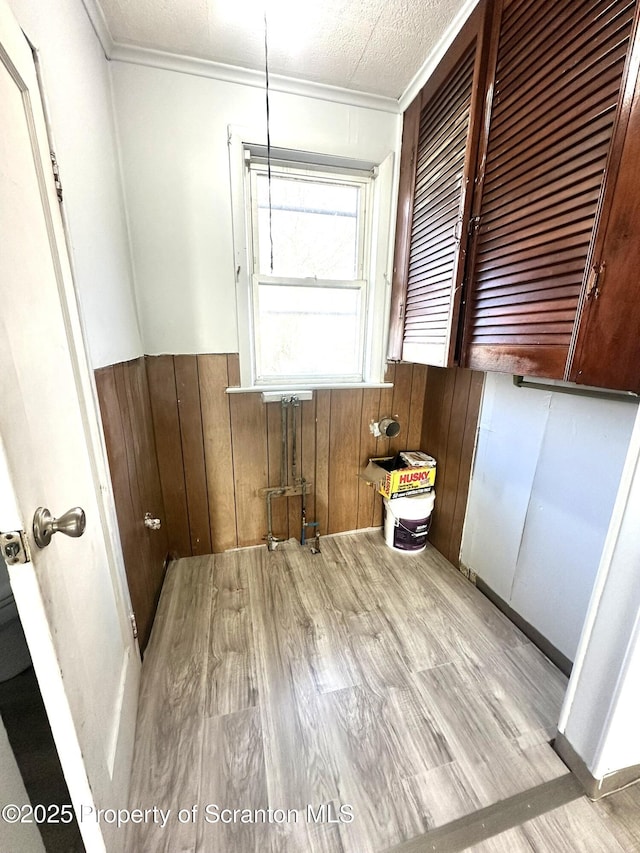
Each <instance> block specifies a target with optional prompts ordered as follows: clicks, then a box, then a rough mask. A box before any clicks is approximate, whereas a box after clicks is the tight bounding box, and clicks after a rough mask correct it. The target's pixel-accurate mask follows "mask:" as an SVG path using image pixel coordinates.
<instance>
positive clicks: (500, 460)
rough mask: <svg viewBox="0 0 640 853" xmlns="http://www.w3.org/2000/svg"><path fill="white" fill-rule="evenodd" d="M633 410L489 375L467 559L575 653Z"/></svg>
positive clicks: (570, 653)
mask: <svg viewBox="0 0 640 853" xmlns="http://www.w3.org/2000/svg"><path fill="white" fill-rule="evenodd" d="M636 412H637V406H635V405H633V404H631V403H623V402H613V401H609V400H602V399H592V398H588V397H573V396H568V395H565V394H558V393H551V392H544V391H538V390H531V389H526V388H516V387H515V386H514V385H513V382H512V378H511V376H505V375H502V374H495V373H488V374H487V377H486V382H485V391H484V398H483V402H482V409H481V413H480V423H479V434H478V445H477V449H476V458H475V462H474V471H473V476H472V480H471V487H470V491H469V503H468V508H467V516H466V519H465V527H464V535H463V541H462V553H461V559H462V562H463V563H464V565H466V566H468V567H469V568H470V569H472V570H473V571H475V572H476V573H477V574H478V576H479V577H480V578H482V580H483V581H484V582H485V583H486V584H487V585H488V586H490V587H491V589H493V590H494V592H496V593H497V594H498V595H499V596H500V597H501V598H502V599H503V600H504V601H506V602H507V604H509V605H510V606H511V607H512V608H513V609H514V610H515V611H516V612H517V613H519V614H520V615H521V616H522V617H523V618H524V619H526V620H527V622H529V623H531V624H532V625H533V626H534V627H535V628H537V629H538V631H540V632H541V633H542V635H543V636H545V637H546V638H547V639H548V640H549V641H550V642H551V643H552V644H553V645H554V646H556V648H558V649H559V650H560V651H561V652H562V653H563V654H564V655H566V656H567V657H568V658H569V659H570V660H573V659H574V655H575V652H576V648H577V645H578V640H579V639H580V632H581V630H582V625H583V622H584V618H585V614H586V612H587V608H588V605H589V599H590V596H591V591H592V589H593V583H594V579H595V576H596V573H597V570H598V564H599V561H600V555H601V554H602V548H603V544H604V541H605V536H606V534H607V530H608V527H609V520H610V518H611V512H612V509H613V505H614V501H615V498H616V494H617V489H618V484H619V482H620V475H621V472H622V469H623V465H624V460H625V454H626V451H627V447H628V446H629V439H630V436H631V432H632V429H633V422H634V417H635V415H636Z"/></svg>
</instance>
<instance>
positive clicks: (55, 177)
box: [49, 151, 62, 202]
mask: <svg viewBox="0 0 640 853" xmlns="http://www.w3.org/2000/svg"><path fill="white" fill-rule="evenodd" d="M49 156H50V157H51V168H52V170H53V183H54V184H55V188H56V194H57V196H58V201H59V202H62V182H61V181H60V169H59V168H58V159H57V157H56V154H55V151H50V152H49Z"/></svg>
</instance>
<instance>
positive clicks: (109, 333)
mask: <svg viewBox="0 0 640 853" xmlns="http://www.w3.org/2000/svg"><path fill="white" fill-rule="evenodd" d="M9 3H10V6H11V8H12V10H13V13H14V15H15V17H16V19H17V20H18V23H19V24H20V26H21V27H22V29H23V30H24V32H25V33H26V35H27V36H28V38H29V40H30V41H31V43H32V44H33V45H34V46H35V47H36V48H37V49H38V52H39V56H40V63H41V72H42V78H43V86H44V95H45V101H46V106H47V111H48V114H49V119H50V122H51V128H52V133H53V143H54V147H55V151H56V155H57V158H58V164H59V167H60V173H61V178H62V182H63V187H64V211H65V215H66V218H67V223H68V229H69V235H70V243H71V253H72V260H73V266H74V274H75V281H76V287H77V291H78V296H79V301H80V306H81V312H82V316H83V321H84V326H85V334H86V337H87V343H88V347H89V351H90V358H91V363H92V366H93V367H94V368H95V367H102V366H104V365H107V364H112V363H115V362H119V361H126V360H128V359H131V358H136V357H137V356H139V355H141V354H142V341H141V337H140V332H139V329H138V320H137V315H136V306H135V299H134V296H133V287H132V274H131V262H130V255H129V244H128V238H127V228H126V219H125V212H124V205H123V199H122V190H121V178H120V170H119V166H118V153H117V145H116V140H115V133H114V123H113V111H112V99H111V86H110V79H109V65H108V63H107V60H106V59H105V56H104V53H103V51H102V48H101V46H100V43H99V42H98V39H97V38H96V36H95V34H94V31H93V28H92V26H91V23H90V21H89V18H88V17H87V14H86V12H85V10H84V7H83V6H82V3H81V2H80V0H47V2H45V3H43V2H41V0H9Z"/></svg>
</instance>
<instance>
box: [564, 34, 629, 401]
mask: <svg viewBox="0 0 640 853" xmlns="http://www.w3.org/2000/svg"><path fill="white" fill-rule="evenodd" d="M634 43H635V44H636V48H635V49H634V51H633V54H632V56H631V61H630V67H629V72H628V75H627V79H628V80H629V81H630V82H629V88H628V93H627V94H626V96H625V98H624V104H623V110H622V113H623V115H622V118H621V122H620V125H619V127H618V140H617V141H619V142H620V151H621V154H620V159H619V163H617V164H616V167H615V168H616V170H617V174H616V177H615V179H612V180H611V181H610V186H608V187H607V196H608V197H607V198H606V199H605V204H604V205H603V216H602V221H601V228H600V232H599V236H598V242H597V244H596V246H595V249H594V258H595V261H594V263H593V267H595V268H596V269H598V270H599V269H601V272H600V273H599V276H598V279H597V281H596V279H595V278H594V279H592V283H593V284H594V285H595V286H594V287H593V288H592V289H590V293H589V296H588V298H586V299H585V301H584V306H583V309H582V316H581V319H580V325H579V329H578V335H577V342H576V348H575V355H574V358H573V364H572V368H571V373H570V378H571V379H572V380H573V381H574V382H581V383H585V384H587V385H597V386H602V387H605V388H619V389H621V390H624V391H634V392H635V393H640V167H639V164H640V76H639V71H640V44H638V38H637V36H636V39H635V42H634Z"/></svg>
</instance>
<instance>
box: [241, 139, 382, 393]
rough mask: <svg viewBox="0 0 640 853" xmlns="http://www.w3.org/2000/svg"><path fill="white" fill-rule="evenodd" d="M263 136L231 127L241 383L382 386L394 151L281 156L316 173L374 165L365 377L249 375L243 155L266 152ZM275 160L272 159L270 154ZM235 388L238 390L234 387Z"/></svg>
mask: <svg viewBox="0 0 640 853" xmlns="http://www.w3.org/2000/svg"><path fill="white" fill-rule="evenodd" d="M260 139H261V134H259V133H257V132H251V131H247V130H246V129H241V128H235V127H233V126H230V127H229V133H228V143H229V168H230V183H231V205H232V213H233V246H234V262H235V282H236V310H237V331H238V350H239V355H240V387H241V389H242V390H254V391H262V390H265V389H266V388H270V389H273V388H283V389H291V388H292V387H296V388H300V387H305V388H309V387H312V386H313V387H316V388H317V387H320V388H337V387H354V388H362V387H368V386H372V387H381V386H384V385H385V384H386V383H384V369H385V364H386V339H387V334H388V326H389V323H388V320H389V306H390V301H391V299H390V297H391V276H392V269H391V265H392V260H393V244H392V234H391V226H392V210H393V199H392V189H393V178H394V155H393V153H390V154H388V155H387V157H386V158H385V159H384V160H383V161H382V162H381V163H380V164H379V165H375V164H368V163H363V162H362V161H356V160H347V159H345V158H342V157H337V156H335V155H333V154H332V153H331V152H329V151H318V152H314V153H313V154H308V153H306V152H299V151H292V152H291V154H290V156H288V157H287V156H286V155H284V159H288V160H289V161H292V162H295V163H300V162H306V160H307V159H308V162H309V165H310V170H313V171H316V169H317V167H318V166H320V168H321V167H322V166H323V165H326V166H334V167H340V165H341V164H344V165H345V166H346V167H347V168H349V169H355V170H358V169H360V170H362V172H366V171H369V172H371V170H372V169H374V170H375V171H374V180H373V182H372V186H371V193H370V200H369V203H370V204H372V205H373V209H372V211H371V216H370V217H368V222H369V223H370V226H371V234H370V235H367V237H368V240H367V242H369V245H370V246H371V250H370V258H369V264H368V266H369V282H368V288H367V294H368V296H367V300H368V303H369V304H368V305H367V306H366V307H365V316H364V324H365V328H364V334H365V336H366V341H367V342H368V346H366V348H365V352H364V365H363V376H364V381H362V380H360V379H358V381H354V382H344V381H341V380H340V379H334V380H331V379H328V380H327V381H326V382H323V381H322V377H314V378H313V379H312V380H310V381H307V380H301V379H297V380H296V379H295V378H294V377H291V378H290V381H287V382H283V383H282V384H281V385H280V384H274V383H270V384H269V385H266V384H259V385H257V384H256V382H255V377H254V376H253V365H254V364H255V353H254V322H255V321H254V316H253V307H252V297H251V293H252V286H253V281H252V276H253V274H254V271H253V259H252V256H251V254H250V247H251V240H252V234H251V228H252V222H251V199H250V188H249V181H248V180H247V179H246V173H247V168H246V157H247V152H248V151H249V150H254V151H261V152H262V151H264V150H265V146H264V144H263V143H261V142H258V141H256V140H260ZM283 151H284V149H283V148H278V149H276V152H277V153H278V155H279V156H278V157H277V159H278V162H282V160H283V155H282V153H281V152H283ZM274 159H276V158H275V157H274ZM236 390H237V389H236Z"/></svg>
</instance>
